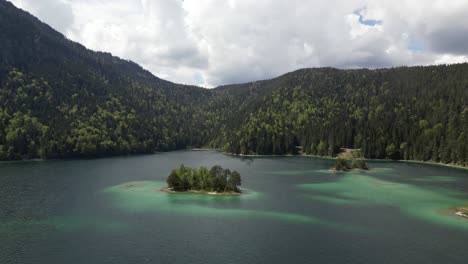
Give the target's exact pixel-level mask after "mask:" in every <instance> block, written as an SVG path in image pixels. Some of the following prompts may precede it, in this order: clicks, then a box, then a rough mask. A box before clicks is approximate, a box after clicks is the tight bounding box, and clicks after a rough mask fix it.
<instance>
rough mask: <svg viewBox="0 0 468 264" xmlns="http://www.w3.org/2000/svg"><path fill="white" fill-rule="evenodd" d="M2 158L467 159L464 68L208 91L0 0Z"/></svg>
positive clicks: (320, 76) (282, 80)
mask: <svg viewBox="0 0 468 264" xmlns="http://www.w3.org/2000/svg"><path fill="white" fill-rule="evenodd" d="M0 102H2V104H1V105H0V160H12V159H22V158H65V157H95V156H104V155H118V154H128V153H150V152H154V151H168V150H174V149H181V148H186V147H190V146H210V147H213V148H220V149H224V150H225V151H228V152H232V153H238V154H240V153H242V154H286V153H296V152H297V150H298V148H297V146H302V149H303V150H304V152H306V153H309V154H316V155H328V156H332V155H334V154H336V153H338V152H339V151H340V148H343V147H346V148H360V149H362V150H363V153H364V154H365V156H366V157H369V158H393V159H416V160H433V161H437V162H444V163H456V164H460V165H468V139H467V136H468V135H467V133H468V103H467V102H468V64H458V65H450V66H447V65H442V66H428V67H400V68H394V69H378V70H368V69H360V70H338V69H333V68H318V69H302V70H298V71H295V72H291V73H288V74H285V75H283V76H280V77H278V78H275V79H271V80H265V81H257V82H252V83H247V84H238V85H227V86H222V87H218V88H216V89H213V90H207V89H203V88H199V87H194V86H184V85H179V84H174V83H171V82H168V81H165V80H161V79H159V78H157V77H155V76H153V75H152V74H151V73H149V72H148V71H146V70H144V69H142V68H141V67H140V66H138V65H137V64H135V63H133V62H130V61H126V60H122V59H119V58H117V57H113V56H112V55H110V54H107V53H100V52H93V51H91V50H88V49H86V48H85V47H83V46H82V45H80V44H78V43H75V42H72V41H70V40H67V39H66V38H65V37H64V36H63V35H61V34H60V33H58V32H56V31H55V30H53V29H52V28H50V27H49V26H47V25H46V24H44V23H42V22H40V21H39V20H38V19H36V18H35V17H33V16H31V15H30V14H28V13H27V12H24V11H22V10H19V9H17V8H15V7H14V6H13V5H12V4H10V3H9V2H6V1H4V0H0Z"/></svg>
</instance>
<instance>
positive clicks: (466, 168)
mask: <svg viewBox="0 0 468 264" xmlns="http://www.w3.org/2000/svg"><path fill="white" fill-rule="evenodd" d="M175 151H216V152H220V153H222V154H224V155H227V156H233V157H244V158H262V157H305V158H317V159H324V160H335V159H336V157H330V156H318V155H310V154H298V155H293V154H281V155H279V154H266V155H259V154H234V153H229V152H224V151H222V150H220V149H215V148H193V149H190V148H188V149H177V150H171V151H163V152H156V151H155V152H152V153H134V154H122V155H109V156H100V157H90V158H83V157H81V158H80V157H69V158H54V159H20V160H1V161H0V164H7V163H20V162H44V161H63V160H66V161H68V160H93V159H106V158H113V157H133V156H146V155H154V154H161V153H169V152H175ZM363 160H365V161H368V162H396V163H414V164H425V165H431V166H439V167H446V168H452V169H458V170H464V171H468V166H460V165H455V164H446V163H440V162H433V161H422V160H389V159H363Z"/></svg>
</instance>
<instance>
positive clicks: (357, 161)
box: [333, 150, 369, 171]
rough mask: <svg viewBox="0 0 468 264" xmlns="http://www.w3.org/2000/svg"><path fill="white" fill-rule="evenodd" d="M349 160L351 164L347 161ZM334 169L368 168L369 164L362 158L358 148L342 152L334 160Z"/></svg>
mask: <svg viewBox="0 0 468 264" xmlns="http://www.w3.org/2000/svg"><path fill="white" fill-rule="evenodd" d="M350 160H351V165H350V164H349V161H350ZM333 169H334V170H336V171H349V170H352V169H359V170H368V169H369V166H368V165H367V162H366V161H365V160H364V159H363V158H362V153H361V151H360V150H353V151H351V152H349V151H348V152H347V153H342V154H340V156H339V157H338V158H337V159H336V161H335V167H334V168H333Z"/></svg>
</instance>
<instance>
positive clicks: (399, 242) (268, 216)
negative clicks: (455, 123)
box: [0, 151, 468, 263]
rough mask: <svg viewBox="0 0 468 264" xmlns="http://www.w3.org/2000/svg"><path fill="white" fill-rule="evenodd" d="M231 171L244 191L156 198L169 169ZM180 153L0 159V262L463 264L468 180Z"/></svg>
mask: <svg viewBox="0 0 468 264" xmlns="http://www.w3.org/2000/svg"><path fill="white" fill-rule="evenodd" d="M181 163H183V164H185V165H187V166H196V167H198V166H202V165H203V166H212V165H215V164H219V165H221V166H223V167H227V168H230V169H235V170H238V171H239V172H240V173H241V175H242V179H243V185H242V187H243V188H244V189H245V190H246V194H243V195H241V196H233V197H230V196H216V197H215V196H204V195H197V194H167V193H164V192H160V191H159V189H160V188H161V187H162V186H164V180H165V178H166V176H167V175H168V174H169V172H170V171H171V169H172V168H175V167H178V166H179V165H180V164H181ZM332 164H333V161H331V160H323V159H315V158H305V157H268V158H248V159H246V158H238V157H232V156H225V155H222V154H220V153H216V152H190V151H178V152H171V153H164V154H155V155H148V156H132V157H118V158H109V159H98V160H67V161H35V162H10V163H0V186H1V195H0V263H241V262H242V263H466V259H467V258H468V251H467V250H466V246H467V245H468V220H466V219H463V218H460V217H456V216H453V213H452V212H451V211H450V210H449V209H451V208H454V207H457V206H464V205H465V206H466V205H468V173H467V171H463V170H456V169H449V168H444V167H436V166H428V165H420V164H405V163H389V162H382V163H379V162H372V163H370V166H371V167H372V168H374V169H373V170H372V171H370V172H351V173H331V172H329V171H328V168H329V167H331V166H332Z"/></svg>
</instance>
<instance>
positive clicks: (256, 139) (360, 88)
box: [212, 64, 468, 164]
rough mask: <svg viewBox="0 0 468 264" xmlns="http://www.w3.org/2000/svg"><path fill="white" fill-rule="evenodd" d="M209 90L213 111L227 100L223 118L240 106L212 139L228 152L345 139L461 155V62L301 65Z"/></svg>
mask: <svg viewBox="0 0 468 264" xmlns="http://www.w3.org/2000/svg"><path fill="white" fill-rule="evenodd" d="M216 92H217V97H216V99H215V100H220V101H221V102H222V101H223V100H224V103H221V102H219V103H217V107H214V109H216V110H215V111H218V112H219V113H220V114H218V115H221V116H223V114H222V112H223V110H221V109H222V107H223V106H226V105H228V106H227V107H225V110H224V112H225V113H227V115H231V116H232V117H229V118H228V119H231V118H235V116H236V115H237V114H238V113H232V112H231V113H230V112H229V109H230V108H232V107H234V106H235V105H241V109H240V111H241V112H242V111H244V113H243V114H242V115H241V116H243V118H242V120H241V121H240V122H239V121H238V120H236V121H237V122H234V123H230V122H225V123H223V125H222V131H223V133H221V134H218V135H219V136H218V137H217V138H215V139H214V141H213V142H212V144H213V145H214V146H218V147H219V146H221V144H224V148H225V149H226V150H228V151H230V152H234V153H259V154H267V153H274V154H282V153H292V152H294V151H295V149H296V148H295V147H296V146H298V145H300V146H303V147H304V150H305V151H306V152H307V153H311V154H318V155H333V154H335V153H337V152H339V150H340V148H342V147H347V148H361V149H362V150H363V152H364V154H365V155H366V157H369V158H394V159H417V160H433V161H438V162H446V163H452V162H454V163H457V162H458V163H460V164H462V163H465V164H466V161H467V158H468V140H467V133H468V64H458V65H450V66H430V67H401V68H395V69H381V70H366V69H363V70H337V69H332V68H322V69H304V70H298V71H295V72H292V73H289V74H286V75H284V76H281V77H279V78H276V79H273V80H268V81H261V82H255V83H250V84H244V85H236V86H231V87H229V86H228V87H222V88H218V90H217V91H216ZM218 97H219V98H218ZM236 98H238V100H237V101H236ZM242 98H249V100H248V102H243V99H242ZM228 101H230V102H231V105H229V104H228Z"/></svg>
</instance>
